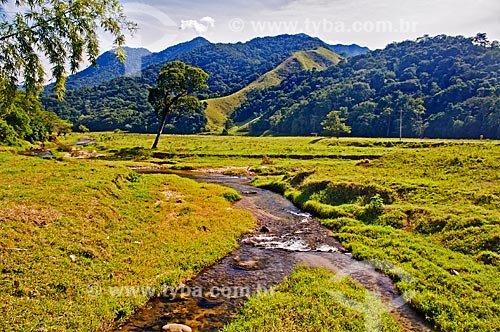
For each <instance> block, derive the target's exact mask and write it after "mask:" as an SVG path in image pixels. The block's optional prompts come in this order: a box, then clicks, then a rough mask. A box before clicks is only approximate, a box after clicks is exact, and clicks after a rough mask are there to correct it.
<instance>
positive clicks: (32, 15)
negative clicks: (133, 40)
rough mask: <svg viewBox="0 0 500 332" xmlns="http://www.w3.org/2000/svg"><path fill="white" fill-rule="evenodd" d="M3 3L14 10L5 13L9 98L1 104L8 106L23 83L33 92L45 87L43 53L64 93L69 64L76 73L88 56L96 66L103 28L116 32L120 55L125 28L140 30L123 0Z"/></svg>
mask: <svg viewBox="0 0 500 332" xmlns="http://www.w3.org/2000/svg"><path fill="white" fill-rule="evenodd" d="M0 1H1V3H2V4H9V5H12V8H15V9H13V10H14V11H13V12H9V13H3V14H0V15H1V16H2V17H1V20H0V82H1V84H0V96H2V97H3V99H4V100H0V102H3V103H4V104H8V103H9V102H10V101H12V99H13V97H14V96H15V91H16V90H17V89H18V86H19V85H20V84H22V85H23V86H24V89H25V91H26V92H27V93H28V94H33V95H37V94H38V93H39V92H40V91H41V90H42V88H43V84H44V81H45V77H46V75H47V73H46V71H45V69H44V68H43V66H42V60H41V58H40V57H41V56H43V57H45V58H46V59H47V60H48V61H49V63H50V65H51V66H52V68H51V73H50V74H51V75H52V79H53V80H54V81H55V90H56V92H57V94H58V95H59V97H61V96H62V93H63V92H64V82H65V78H66V76H67V69H66V68H69V70H70V71H71V72H72V73H73V72H76V71H77V70H78V68H79V66H80V64H81V63H82V62H83V61H84V59H87V60H88V61H89V62H91V63H92V64H95V62H96V58H97V56H98V55H99V38H98V31H99V29H102V30H104V31H106V32H108V33H110V34H111V35H112V36H113V38H114V44H115V46H116V47H117V52H116V53H117V55H118V57H119V58H121V59H124V57H125V54H124V53H123V51H122V49H121V46H122V45H123V44H124V42H125V37H124V32H125V30H129V31H133V30H134V29H135V25H134V24H133V23H131V22H129V21H127V20H126V17H125V15H124V13H123V9H122V7H121V5H120V4H119V2H118V0H72V1H71V0H15V1H12V0H0ZM9 8H10V7H9ZM7 15H9V16H7Z"/></svg>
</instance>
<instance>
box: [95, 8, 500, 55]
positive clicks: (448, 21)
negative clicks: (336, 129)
mask: <svg viewBox="0 0 500 332" xmlns="http://www.w3.org/2000/svg"><path fill="white" fill-rule="evenodd" d="M121 2H122V3H123V4H124V6H125V11H126V13H127V15H128V17H129V18H131V19H132V20H134V21H136V22H137V23H138V25H139V28H140V30H139V31H138V32H137V33H136V34H135V36H134V37H133V38H129V41H128V44H129V46H133V47H146V48H148V49H150V50H152V51H159V50H162V49H164V48H166V47H167V46H171V45H174V44H177V43H179V42H183V41H187V40H190V39H192V38H194V37H196V36H203V37H205V38H207V39H208V40H210V41H212V42H237V41H247V40H249V39H251V38H254V37H258V36H272V35H278V34H284V33H289V34H296V33H307V34H309V35H311V36H315V37H319V38H321V39H322V40H324V41H325V42H328V43H342V44H352V43H356V44H359V45H363V46H368V47H370V48H372V49H375V48H383V47H384V46H385V45H387V44H388V43H390V42H393V41H401V40H405V39H415V38H417V37H419V36H422V35H424V34H430V35H437V34H449V35H464V36H474V35H475V34H476V33H478V32H486V33H488V35H489V37H490V39H492V40H493V39H500V1H498V0H475V1H471V0H439V1H436V0H253V1H249V0H245V1H243V0H222V1H206V0H203V1H201V0H169V1H164V0H139V1H137V0H122V1H121ZM102 42H103V45H102V46H103V48H109V46H108V45H109V44H108V41H107V39H106V37H105V36H103V38H102Z"/></svg>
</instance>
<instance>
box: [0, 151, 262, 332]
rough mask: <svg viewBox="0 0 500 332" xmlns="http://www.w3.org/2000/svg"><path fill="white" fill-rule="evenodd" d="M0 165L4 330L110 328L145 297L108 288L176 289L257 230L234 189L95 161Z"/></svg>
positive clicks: (5, 158)
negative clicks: (122, 294) (236, 203)
mask: <svg viewBox="0 0 500 332" xmlns="http://www.w3.org/2000/svg"><path fill="white" fill-rule="evenodd" d="M0 161H1V163H0V201H1V205H0V225H1V228H0V261H1V266H2V272H1V273H2V282H1V285H0V298H1V304H0V307H1V312H2V313H3V317H2V320H1V321H0V330H2V331H30V330H31V331H37V330H40V331H42V330H44V331H45V330H50V331H69V330H72V331H96V330H105V329H108V328H109V327H110V326H113V325H114V324H115V323H114V322H115V319H120V318H123V317H126V316H127V315H129V314H130V313H131V312H132V311H133V310H134V309H135V308H137V306H139V305H142V304H144V303H145V302H146V301H147V299H148V297H147V296H143V295H139V296H133V297H116V296H114V295H113V294H111V293H110V292H109V291H107V290H108V289H109V287H111V286H113V287H114V286H151V287H156V288H157V289H160V286H162V285H167V286H177V285H178V284H179V283H180V282H181V281H182V280H183V279H184V278H187V277H191V276H193V275H196V274H197V273H198V272H199V271H200V270H201V269H202V268H203V267H206V266H208V265H211V264H213V263H214V262H216V261H218V260H219V259H221V258H222V257H224V256H225V255H226V254H227V253H228V252H230V251H231V250H232V249H234V248H235V247H236V245H237V243H236V238H237V237H238V236H239V235H240V234H242V233H243V232H245V231H247V230H249V229H250V228H251V226H252V225H253V219H252V217H251V215H250V214H249V213H248V212H246V211H241V210H238V209H233V208H232V207H231V203H230V202H229V201H228V200H227V199H225V198H224V197H231V198H232V199H234V197H235V195H236V193H235V192H234V191H232V190H231V189H226V188H222V187H218V186H215V185H209V184H198V183H196V182H194V181H191V180H187V179H183V178H179V177H177V176H174V175H138V174H136V173H134V172H131V171H130V170H128V169H127V168H124V167H122V166H120V164H116V166H115V165H104V164H103V163H102V162H99V161H95V162H92V161H73V160H66V161H62V162H61V161H55V160H42V159H39V158H32V157H23V156H18V155H14V154H12V153H10V152H2V153H0ZM96 290H102V292H100V291H99V292H98V293H97V294H96Z"/></svg>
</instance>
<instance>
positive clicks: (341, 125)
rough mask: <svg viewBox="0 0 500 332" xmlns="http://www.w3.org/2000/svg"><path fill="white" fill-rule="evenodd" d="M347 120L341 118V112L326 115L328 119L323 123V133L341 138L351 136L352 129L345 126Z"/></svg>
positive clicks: (334, 111)
mask: <svg viewBox="0 0 500 332" xmlns="http://www.w3.org/2000/svg"><path fill="white" fill-rule="evenodd" d="M345 120H346V119H345V118H342V117H341V112H340V111H337V110H333V111H331V112H330V113H328V114H327V115H326V119H325V120H324V121H323V122H321V125H322V126H323V131H324V132H325V133H326V134H327V135H332V136H335V137H337V138H339V136H340V135H342V134H349V133H350V132H351V127H349V126H348V125H346V124H345V122H344V121H345Z"/></svg>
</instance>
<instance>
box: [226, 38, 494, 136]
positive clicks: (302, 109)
mask: <svg viewBox="0 0 500 332" xmlns="http://www.w3.org/2000/svg"><path fill="white" fill-rule="evenodd" d="M332 110H339V111H341V113H342V117H344V118H346V119H347V121H346V123H347V124H348V125H349V126H351V127H352V135H353V136H361V137H396V136H399V124H400V120H399V119H400V115H401V112H402V115H403V122H402V125H403V134H404V136H406V137H430V138H479V137H480V135H483V136H484V137H485V138H494V139H498V138H500V47H499V44H498V42H492V43H490V42H489V41H488V40H487V37H486V35H485V34H478V35H477V36H476V37H475V38H465V37H462V36H458V37H450V36H445V35H439V36H436V37H429V36H424V37H422V38H419V39H418V40H416V41H405V42H401V43H393V44H390V45H389V46H387V47H386V48H385V49H383V50H377V51H373V52H369V53H367V54H365V55H360V56H357V57H354V58H351V59H348V60H344V61H343V62H341V63H340V64H339V65H337V66H334V67H331V68H329V69H327V70H326V71H323V72H312V73H300V74H295V75H294V76H293V77H290V78H289V79H287V80H285V81H284V82H283V83H282V84H281V85H280V86H277V87H272V88H268V89H266V90H263V91H256V92H254V93H253V94H252V95H251V96H250V97H249V99H248V100H247V101H246V102H245V103H244V104H243V105H242V106H241V107H240V108H238V109H237V110H235V112H234V113H233V116H232V120H233V121H234V122H236V123H242V122H245V121H249V120H251V119H258V120H257V121H254V122H253V124H252V125H251V126H249V133H250V134H252V135H262V134H266V133H267V134H279V135H310V134H311V133H312V132H321V122H322V121H323V120H324V119H325V117H326V115H327V114H328V113H329V112H330V111H332Z"/></svg>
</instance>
